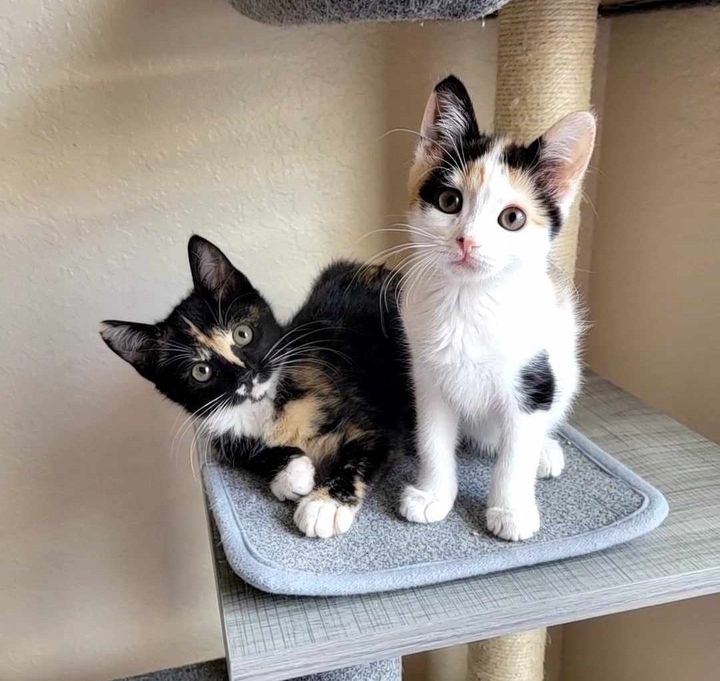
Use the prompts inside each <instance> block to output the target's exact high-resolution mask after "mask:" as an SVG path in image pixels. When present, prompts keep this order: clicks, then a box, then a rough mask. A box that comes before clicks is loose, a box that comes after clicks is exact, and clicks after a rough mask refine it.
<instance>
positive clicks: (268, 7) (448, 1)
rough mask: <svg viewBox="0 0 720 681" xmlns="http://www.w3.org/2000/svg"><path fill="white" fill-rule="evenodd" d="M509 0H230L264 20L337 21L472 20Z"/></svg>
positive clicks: (281, 22) (289, 22) (291, 22)
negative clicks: (334, 0) (407, 0)
mask: <svg viewBox="0 0 720 681" xmlns="http://www.w3.org/2000/svg"><path fill="white" fill-rule="evenodd" d="M507 2H508V0H413V2H404V1H403V0H385V1H384V2H383V1H380V0H337V2H327V0H268V1H267V2H265V1H264V0H230V4H231V5H232V6H233V7H235V9H237V10H238V11H239V12H241V13H242V14H244V15H245V16H248V17H250V18H251V19H254V20H255V21H262V22H263V23H266V24H276V25H287V26H292V25H295V24H337V23H349V22H352V21H429V20H432V19H446V20H456V21H457V20H465V21H468V20H471V19H482V17H485V16H487V15H488V14H491V13H492V12H495V11H496V10H498V9H500V8H501V7H502V6H503V5H505V4H506V3H507Z"/></svg>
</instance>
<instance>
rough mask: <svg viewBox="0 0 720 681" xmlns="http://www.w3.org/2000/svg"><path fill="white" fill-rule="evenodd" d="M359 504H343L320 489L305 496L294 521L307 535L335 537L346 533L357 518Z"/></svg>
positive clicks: (296, 511) (324, 537) (299, 504)
mask: <svg viewBox="0 0 720 681" xmlns="http://www.w3.org/2000/svg"><path fill="white" fill-rule="evenodd" d="M358 508H359V506H357V505H354V506H350V505H349V504H342V503H340V502H339V501H337V500H336V499H333V498H332V497H330V496H329V495H328V493H327V492H326V491H325V490H322V489H319V490H316V491H315V492H313V493H312V494H311V495H309V496H307V497H304V498H303V499H301V500H300V502H299V503H298V506H297V509H296V510H295V516H294V518H293V519H294V521H295V525H297V528H298V529H299V530H300V532H302V533H303V534H304V535H305V536H306V537H322V538H323V539H326V538H328V537H335V536H337V535H339V534H345V533H346V532H347V531H348V530H349V529H350V526H351V525H352V524H353V520H355V514H356V513H357V512H358Z"/></svg>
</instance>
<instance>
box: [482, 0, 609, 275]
mask: <svg viewBox="0 0 720 681" xmlns="http://www.w3.org/2000/svg"><path fill="white" fill-rule="evenodd" d="M597 4H598V3H597V0H512V2H510V3H509V4H508V5H507V7H505V8H504V9H502V10H501V11H500V17H499V21H498V23H499V26H498V66H497V89H496V93H495V129H496V130H498V131H500V132H506V133H509V134H511V135H516V136H518V137H520V138H521V139H523V140H525V141H530V140H532V139H534V138H535V137H537V136H538V135H539V134H541V133H542V132H544V131H545V130H547V129H548V128H549V127H550V126H551V125H552V124H553V123H555V122H556V121H557V120H558V119H560V118H561V117H562V116H564V115H565V114H568V113H571V112H573V111H581V110H583V109H587V108H588V107H589V106H590V89H591V86H592V70H593V56H594V52H595V31H596V28H597ZM578 205H579V202H576V205H575V206H574V207H573V209H572V210H571V211H570V215H569V217H568V220H567V222H566V224H565V225H564V226H563V229H562V230H561V232H560V234H559V235H558V238H557V239H556V240H555V246H554V256H555V261H556V263H557V264H558V265H559V266H560V267H561V268H562V269H563V270H564V271H565V272H566V273H567V274H568V275H570V277H571V278H572V274H573V271H574V269H575V255H576V249H577V237H578V227H579V210H578Z"/></svg>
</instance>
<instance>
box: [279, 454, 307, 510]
mask: <svg viewBox="0 0 720 681" xmlns="http://www.w3.org/2000/svg"><path fill="white" fill-rule="evenodd" d="M314 485H315V466H313V462H312V461H311V460H310V457H308V456H298V457H295V458H294V459H291V460H290V462H289V463H288V465H287V466H285V468H283V469H282V470H281V471H280V472H279V473H278V474H277V475H276V476H275V477H274V478H273V479H272V481H271V482H270V491H271V492H272V493H273V494H274V495H275V496H276V497H277V498H278V499H280V501H286V500H289V501H297V500H298V499H299V498H300V497H304V496H305V495H306V494H310V492H312V489H313V486H314Z"/></svg>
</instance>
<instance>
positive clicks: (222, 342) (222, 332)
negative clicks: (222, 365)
mask: <svg viewBox="0 0 720 681" xmlns="http://www.w3.org/2000/svg"><path fill="white" fill-rule="evenodd" d="M183 319H184V320H185V322H186V323H187V325H188V331H189V332H190V335H191V336H192V337H193V338H194V339H195V340H196V341H197V342H198V343H200V344H201V345H204V346H205V347H206V348H207V349H208V350H212V352H215V353H217V354H218V355H220V357H222V358H223V359H225V360H227V361H228V362H230V363H231V364H236V365H238V366H241V367H243V368H245V363H244V362H243V361H242V360H241V359H240V358H239V357H238V356H237V355H236V354H235V353H234V352H233V345H234V342H233V337H232V332H230V331H229V330H228V329H218V328H214V329H213V330H212V333H211V334H210V335H209V336H208V335H207V334H205V333H203V332H202V331H200V329H198V328H197V326H195V324H193V323H192V322H191V321H190V320H189V319H187V318H185V317H183Z"/></svg>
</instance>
